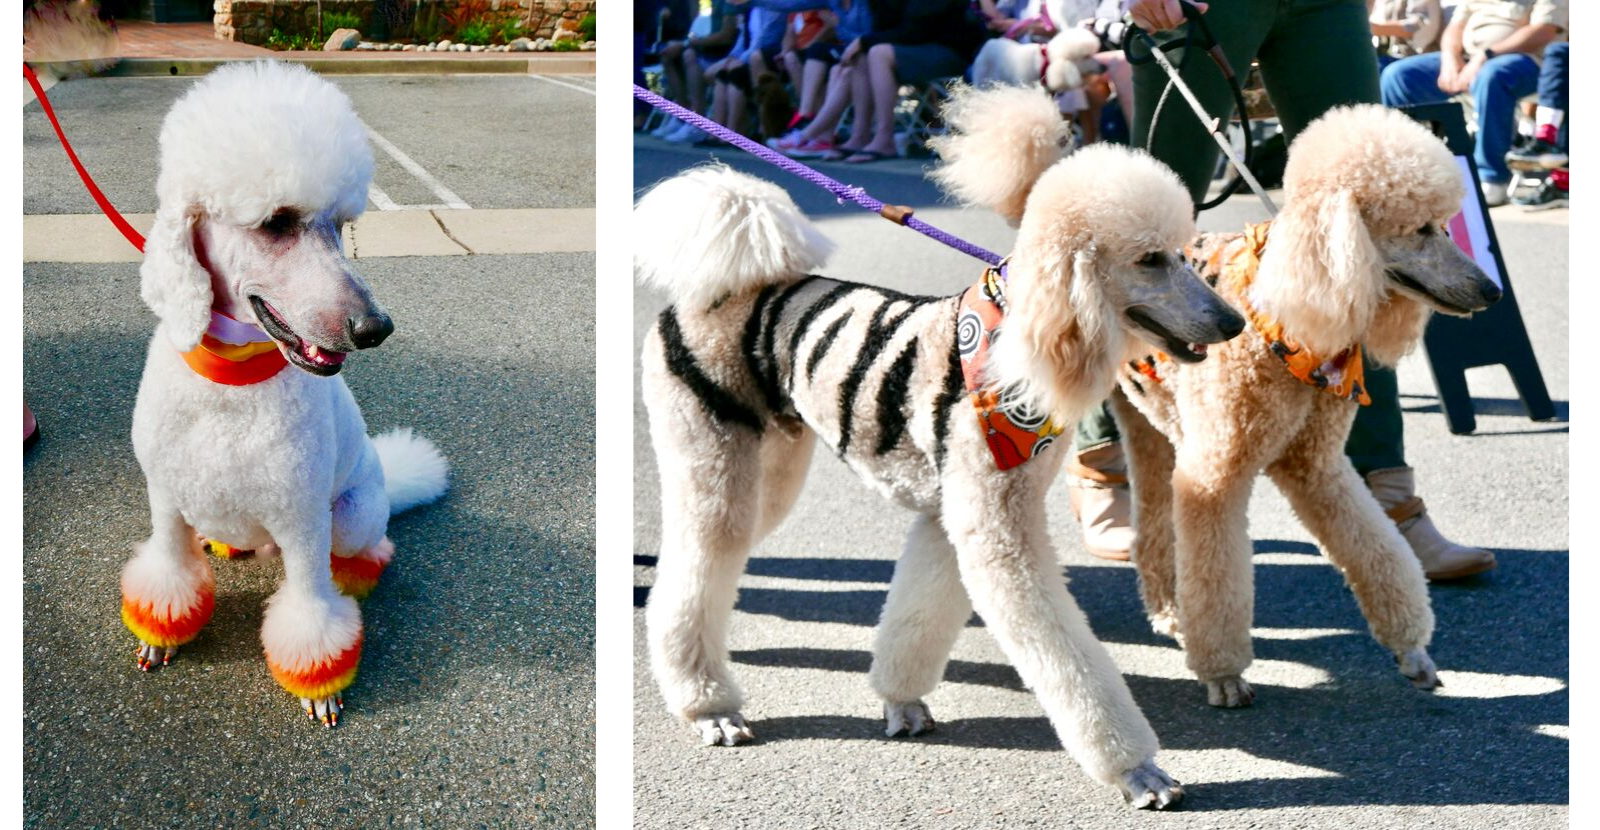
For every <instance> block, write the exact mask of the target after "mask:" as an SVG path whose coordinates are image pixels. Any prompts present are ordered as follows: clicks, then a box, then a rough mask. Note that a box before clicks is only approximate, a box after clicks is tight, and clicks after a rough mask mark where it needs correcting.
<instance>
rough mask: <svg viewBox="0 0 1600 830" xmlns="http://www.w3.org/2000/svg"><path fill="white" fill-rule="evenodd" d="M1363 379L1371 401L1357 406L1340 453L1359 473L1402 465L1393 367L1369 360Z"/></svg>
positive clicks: (1402, 440) (1397, 387)
mask: <svg viewBox="0 0 1600 830" xmlns="http://www.w3.org/2000/svg"><path fill="white" fill-rule="evenodd" d="M1366 381H1367V394H1368V395H1371V396H1372V404H1371V405H1369V406H1363V407H1361V411H1360V412H1358V413H1356V422H1355V426H1353V427H1351V429H1350V437H1349V439H1347V440H1346V441H1345V443H1344V454H1345V455H1347V456H1349V457H1350V463H1352V464H1354V465H1355V468H1356V472H1358V473H1360V474H1361V475H1363V476H1365V475H1366V474H1367V473H1370V472H1372V471H1373V470H1387V469H1389V468H1390V467H1404V466H1406V458H1405V455H1406V452H1405V451H1406V448H1405V433H1404V431H1403V429H1402V425H1401V417H1400V384H1399V381H1398V379H1397V378H1396V377H1395V374H1394V370H1393V369H1391V368H1389V367H1387V366H1376V365H1373V363H1372V362H1371V361H1370V360H1369V361H1368V362H1367V367H1366Z"/></svg>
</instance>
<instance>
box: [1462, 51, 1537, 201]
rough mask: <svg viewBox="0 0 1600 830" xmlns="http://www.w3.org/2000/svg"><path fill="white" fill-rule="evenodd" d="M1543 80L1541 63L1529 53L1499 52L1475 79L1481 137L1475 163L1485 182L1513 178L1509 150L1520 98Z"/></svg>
mask: <svg viewBox="0 0 1600 830" xmlns="http://www.w3.org/2000/svg"><path fill="white" fill-rule="evenodd" d="M1538 83H1539V64H1538V62H1537V61H1535V60H1534V59H1533V58H1531V57H1529V56H1527V55H1520V54H1519V55H1498V56H1496V57H1493V58H1490V59H1489V60H1488V61H1487V62H1485V63H1484V65H1483V68H1482V69H1479V70H1478V76H1477V77H1476V78H1474V79H1473V80H1472V98H1473V100H1474V101H1475V102H1476V103H1477V106H1478V137H1477V146H1476V149H1475V151H1474V152H1473V163H1474V164H1476V165H1477V167H1478V178H1479V180H1481V181H1482V182H1484V183H1485V184H1502V185H1503V184H1506V183H1508V182H1510V181H1511V168H1510V167H1508V166H1506V153H1507V152H1508V151H1509V150H1510V149H1511V137H1512V135H1513V133H1514V131H1515V129H1516V105H1517V99H1518V98H1521V97H1522V96H1524V95H1531V94H1532V93H1533V92H1534V90H1535V89H1536V88H1537V86H1538Z"/></svg>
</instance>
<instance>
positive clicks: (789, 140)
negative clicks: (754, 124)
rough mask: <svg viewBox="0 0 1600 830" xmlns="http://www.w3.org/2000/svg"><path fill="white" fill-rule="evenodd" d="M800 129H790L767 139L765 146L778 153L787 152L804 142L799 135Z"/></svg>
mask: <svg viewBox="0 0 1600 830" xmlns="http://www.w3.org/2000/svg"><path fill="white" fill-rule="evenodd" d="M800 132H801V131H800V130H797V129H796V130H790V131H788V132H786V133H784V134H783V135H780V136H778V137H777V138H769V139H767V146H768V147H771V148H772V149H774V150H777V151H778V152H780V153H787V152H789V151H790V150H793V149H794V148H796V147H798V146H800V145H801V144H802V143H804V142H805V138H803V137H802V136H801V135H800Z"/></svg>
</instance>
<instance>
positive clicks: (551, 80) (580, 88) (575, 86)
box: [528, 75, 594, 95]
mask: <svg viewBox="0 0 1600 830" xmlns="http://www.w3.org/2000/svg"><path fill="white" fill-rule="evenodd" d="M528 77H530V78H538V79H539V80H541V81H544V82H545V83H549V84H555V85H556V86H564V87H566V88H567V89H576V90H577V91H579V92H583V93H587V94H589V95H593V94H594V90H592V89H590V88H588V87H586V86H579V85H578V84H569V83H567V82H566V81H558V80H556V79H555V78H552V77H550V76H548V75H529V76H528Z"/></svg>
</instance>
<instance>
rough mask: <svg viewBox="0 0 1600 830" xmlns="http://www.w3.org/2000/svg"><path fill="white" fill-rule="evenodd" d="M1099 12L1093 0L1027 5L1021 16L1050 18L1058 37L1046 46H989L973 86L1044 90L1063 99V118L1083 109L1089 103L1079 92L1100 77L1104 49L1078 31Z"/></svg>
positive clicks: (995, 41) (1005, 42)
mask: <svg viewBox="0 0 1600 830" xmlns="http://www.w3.org/2000/svg"><path fill="white" fill-rule="evenodd" d="M1094 9H1095V4H1094V3H1093V2H1090V1H1089V0H1042V1H1041V0H1034V2H1030V3H1028V4H1027V5H1026V6H1025V10H1024V11H1022V12H1019V14H1022V15H1028V12H1029V11H1032V12H1034V13H1035V14H1034V15H1033V16H1035V17H1037V16H1039V12H1044V13H1046V14H1047V15H1048V18H1049V20H1050V22H1051V23H1052V24H1053V25H1054V26H1055V27H1056V33H1055V34H1054V35H1052V36H1051V37H1050V38H1049V40H1047V41H1045V42H1043V43H1040V42H1037V41H1034V40H1014V39H1012V38H1009V37H996V38H990V39H989V40H987V41H985V42H984V44H983V48H982V49H979V50H978V54H977V57H975V58H974V59H973V62H972V83H973V85H974V86H984V85H986V84H1007V85H1011V86H1035V85H1043V86H1044V88H1045V89H1047V90H1049V91H1050V92H1051V94H1053V95H1056V96H1058V97H1061V98H1062V100H1061V103H1062V104H1063V106H1062V111H1063V112H1066V111H1073V110H1079V109H1083V108H1084V107H1085V106H1086V105H1087V102H1086V101H1082V100H1080V99H1082V95H1083V93H1082V92H1080V91H1079V90H1081V89H1082V88H1083V85H1084V76H1085V75H1087V74H1091V73H1092V72H1094V71H1098V70H1097V69H1096V68H1095V64H1094V56H1095V54H1096V53H1098V52H1101V51H1103V50H1104V48H1105V47H1104V46H1102V45H1101V43H1100V39H1099V38H1098V37H1096V36H1095V35H1094V33H1092V32H1090V31H1088V30H1086V29H1082V28H1079V27H1078V21H1080V20H1083V19H1086V18H1090V17H1093V16H1094ZM1068 104H1071V106H1068Z"/></svg>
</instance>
